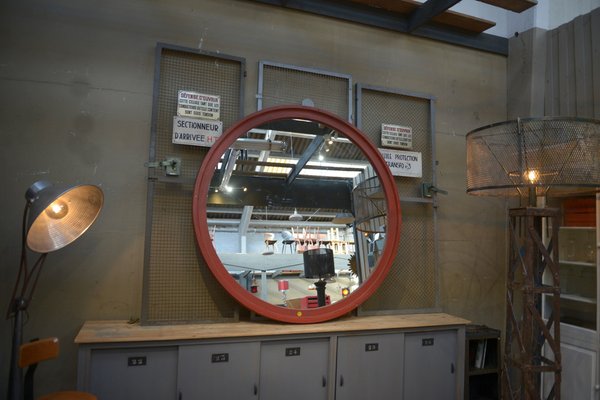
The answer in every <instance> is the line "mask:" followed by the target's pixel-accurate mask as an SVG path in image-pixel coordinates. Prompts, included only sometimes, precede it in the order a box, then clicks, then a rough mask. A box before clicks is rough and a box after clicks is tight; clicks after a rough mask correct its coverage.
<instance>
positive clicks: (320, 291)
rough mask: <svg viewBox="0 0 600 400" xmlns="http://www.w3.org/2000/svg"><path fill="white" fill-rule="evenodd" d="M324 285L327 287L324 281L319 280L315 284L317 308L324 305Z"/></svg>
mask: <svg viewBox="0 0 600 400" xmlns="http://www.w3.org/2000/svg"><path fill="white" fill-rule="evenodd" d="M325 285H327V282H325V280H324V279H319V280H318V281H316V282H315V288H316V289H317V305H318V306H319V307H325V304H326V301H325Z"/></svg>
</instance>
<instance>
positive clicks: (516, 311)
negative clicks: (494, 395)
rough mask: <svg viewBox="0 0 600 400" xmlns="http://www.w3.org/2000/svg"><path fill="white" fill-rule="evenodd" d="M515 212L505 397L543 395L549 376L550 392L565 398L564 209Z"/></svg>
mask: <svg viewBox="0 0 600 400" xmlns="http://www.w3.org/2000/svg"><path fill="white" fill-rule="evenodd" d="M509 216H510V265H509V270H508V277H507V278H508V279H507V293H506V300H507V301H506V303H507V305H506V341H505V348H504V367H503V373H502V375H503V377H502V392H503V397H502V398H503V399H527V400H534V399H535V400H539V399H541V398H542V383H541V381H542V376H544V377H548V382H550V383H551V385H552V386H551V388H550V390H549V392H548V396H547V397H545V398H546V399H560V383H561V380H560V371H561V355H560V279H559V269H558V218H559V216H560V212H559V210H558V209H556V208H534V207H527V208H517V209H511V210H510V212H509ZM545 224H547V225H545ZM546 226H547V227H548V228H550V235H549V239H550V240H549V241H548V244H547V245H546V244H544V243H543V240H542V231H543V229H544V228H545V227H546ZM545 271H547V274H546V276H549V277H550V278H549V279H548V278H546V281H547V282H548V283H546V284H544V282H543V280H542V275H543V274H544V272H545ZM544 294H545V295H547V296H548V301H547V304H546V305H545V309H546V315H547V317H546V320H544V317H543V315H542V295H544ZM545 379H546V378H545ZM545 386H546V387H548V386H549V385H548V384H546V385H545Z"/></svg>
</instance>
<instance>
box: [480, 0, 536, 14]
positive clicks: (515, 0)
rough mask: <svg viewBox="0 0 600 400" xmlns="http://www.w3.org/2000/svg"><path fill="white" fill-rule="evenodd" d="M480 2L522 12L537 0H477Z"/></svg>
mask: <svg viewBox="0 0 600 400" xmlns="http://www.w3.org/2000/svg"><path fill="white" fill-rule="evenodd" d="M477 1H480V2H482V3H487V4H491V5H493V6H496V7H500V8H504V9H505V10H510V11H514V12H517V13H520V12H523V11H525V10H527V9H529V8H531V7H533V6H535V5H537V0H477Z"/></svg>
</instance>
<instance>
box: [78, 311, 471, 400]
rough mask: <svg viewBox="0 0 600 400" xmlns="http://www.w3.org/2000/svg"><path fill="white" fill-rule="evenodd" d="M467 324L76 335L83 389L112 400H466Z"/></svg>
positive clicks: (353, 323)
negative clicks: (463, 396)
mask: <svg viewBox="0 0 600 400" xmlns="http://www.w3.org/2000/svg"><path fill="white" fill-rule="evenodd" d="M466 322H467V321H466V320H464V319H462V318H457V317H453V316H450V315H447V314H441V313H439V314H436V313H432V314H407V315H382V316H370V317H354V318H347V319H341V320H338V321H334V322H330V323H323V324H306V325H299V324H296V325H291V324H290V325H286V324H279V323H272V322H266V323H260V322H238V323H213V324H202V325H200V324H196V325H193V324H192V325H165V326H143V325H135V324H128V323H127V321H106V322H103V321H91V322H89V323H86V324H85V325H84V327H83V328H82V330H81V332H80V334H79V335H78V336H77V338H76V343H78V344H79V357H78V358H79V365H78V375H77V388H78V389H79V390H83V391H87V392H91V393H94V394H95V395H97V396H98V398H99V399H110V400H125V399H127V400H129V399H144V400H154V399H156V400H159V399H160V400H169V399H171V400H176V399H177V400H179V399H181V400H189V399H199V400H213V399H215V400H244V399H249V400H281V399H285V400H296V399H297V400H305V399H311V400H319V399H321V400H353V399H360V400H364V399H378V400H380V399H381V400H386V399H390V400H391V399H393V400H403V399H404V400H427V399H435V400H439V399H444V400H448V399H459V398H461V397H462V389H463V383H464V382H463V381H464V376H465V375H464V368H465V367H464V355H465V324H466ZM461 371H462V372H461Z"/></svg>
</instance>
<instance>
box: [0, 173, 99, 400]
mask: <svg viewBox="0 0 600 400" xmlns="http://www.w3.org/2000/svg"><path fill="white" fill-rule="evenodd" d="M25 199H26V204H25V210H24V212H23V225H22V242H21V260H20V265H19V271H18V274H17V279H16V281H15V285H14V287H13V291H12V296H11V299H10V303H9V307H8V312H7V316H6V317H7V319H11V318H12V319H13V331H12V349H11V361H10V374H9V382H8V399H10V400H21V399H22V398H23V374H22V371H21V368H20V367H19V349H20V347H21V344H22V341H23V315H24V313H25V312H26V311H27V308H28V306H29V303H30V301H31V298H32V296H33V292H34V290H35V287H36V285H37V281H38V278H39V276H40V273H41V270H42V266H43V264H44V261H45V259H46V255H47V254H48V253H50V252H52V251H55V250H58V249H61V248H63V247H65V246H67V245H69V244H70V243H71V242H73V241H74V240H76V239H77V238H79V237H80V236H81V235H82V234H83V233H84V232H85V231H87V229H88V228H89V227H90V226H91V225H92V224H93V223H94V221H95V220H96V218H97V217H98V214H99V213H100V209H101V208H102V205H103V203H104V195H103V193H102V190H100V188H98V187H97V186H93V185H77V186H72V187H69V188H66V189H65V188H60V187H58V186H53V185H52V184H51V183H50V182H47V181H38V182H35V183H34V184H33V185H31V187H29V189H28V190H27V192H26V193H25ZM28 250H30V251H32V252H35V253H38V254H39V257H38V258H37V260H36V261H35V262H34V263H33V265H32V266H31V267H29V266H28V262H27V253H28Z"/></svg>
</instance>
